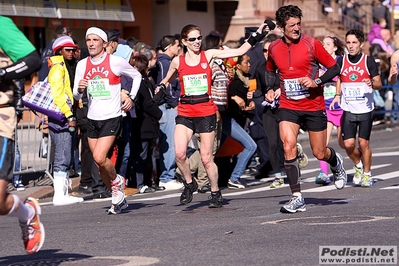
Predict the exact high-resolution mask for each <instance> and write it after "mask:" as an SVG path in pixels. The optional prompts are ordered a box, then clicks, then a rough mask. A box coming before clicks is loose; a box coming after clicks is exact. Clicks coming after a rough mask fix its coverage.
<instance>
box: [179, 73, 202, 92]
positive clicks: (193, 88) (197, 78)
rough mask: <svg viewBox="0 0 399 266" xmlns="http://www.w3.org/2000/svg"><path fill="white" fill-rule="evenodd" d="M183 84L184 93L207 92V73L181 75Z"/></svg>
mask: <svg viewBox="0 0 399 266" xmlns="http://www.w3.org/2000/svg"><path fill="white" fill-rule="evenodd" d="M183 84H184V91H185V94H186V95H201V94H205V93H207V92H208V76H207V74H195V75H186V76H183Z"/></svg>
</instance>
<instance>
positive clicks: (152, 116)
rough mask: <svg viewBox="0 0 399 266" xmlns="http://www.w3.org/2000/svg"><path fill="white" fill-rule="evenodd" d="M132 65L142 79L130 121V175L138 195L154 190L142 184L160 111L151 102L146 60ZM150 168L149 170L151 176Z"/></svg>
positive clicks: (141, 57)
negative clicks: (133, 176)
mask: <svg viewBox="0 0 399 266" xmlns="http://www.w3.org/2000/svg"><path fill="white" fill-rule="evenodd" d="M132 65H133V67H134V68H136V69H137V71H139V72H140V73H141V75H142V77H143V79H142V81H141V84H140V89H139V91H138V94H137V97H136V103H135V109H136V118H133V119H132V140H131V143H132V149H131V150H132V155H131V161H132V170H133V173H131V174H132V175H135V177H136V185H137V189H138V190H139V192H140V193H150V192H155V189H154V188H152V187H150V186H148V185H145V184H144V176H146V175H145V173H144V171H145V169H146V168H145V167H144V165H145V161H146V160H147V158H148V155H149V151H150V147H151V143H152V142H154V141H155V139H156V138H158V137H159V125H158V122H157V121H158V120H159V119H160V118H161V116H162V111H161V110H160V109H159V108H158V105H157V104H156V103H155V102H154V101H153V100H152V98H153V95H154V89H155V86H154V84H153V83H152V82H150V81H149V80H148V77H147V74H148V59H147V57H145V56H144V55H138V56H135V57H133V58H132ZM151 170H152V169H151V168H149V171H150V173H147V176H150V175H151Z"/></svg>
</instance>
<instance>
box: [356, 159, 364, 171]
mask: <svg viewBox="0 0 399 266" xmlns="http://www.w3.org/2000/svg"><path fill="white" fill-rule="evenodd" d="M356 167H357V168H358V169H363V163H362V160H360V161H359V163H358V164H356Z"/></svg>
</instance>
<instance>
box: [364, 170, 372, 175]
mask: <svg viewBox="0 0 399 266" xmlns="http://www.w3.org/2000/svg"><path fill="white" fill-rule="evenodd" d="M363 174H365V175H368V176H371V171H370V172H367V173H366V172H364V173H363Z"/></svg>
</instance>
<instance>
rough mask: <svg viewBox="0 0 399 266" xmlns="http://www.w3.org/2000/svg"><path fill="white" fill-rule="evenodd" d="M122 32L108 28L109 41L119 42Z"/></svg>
mask: <svg viewBox="0 0 399 266" xmlns="http://www.w3.org/2000/svg"><path fill="white" fill-rule="evenodd" d="M119 35H121V33H120V32H119V31H117V30H107V36H108V42H118V40H119Z"/></svg>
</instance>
